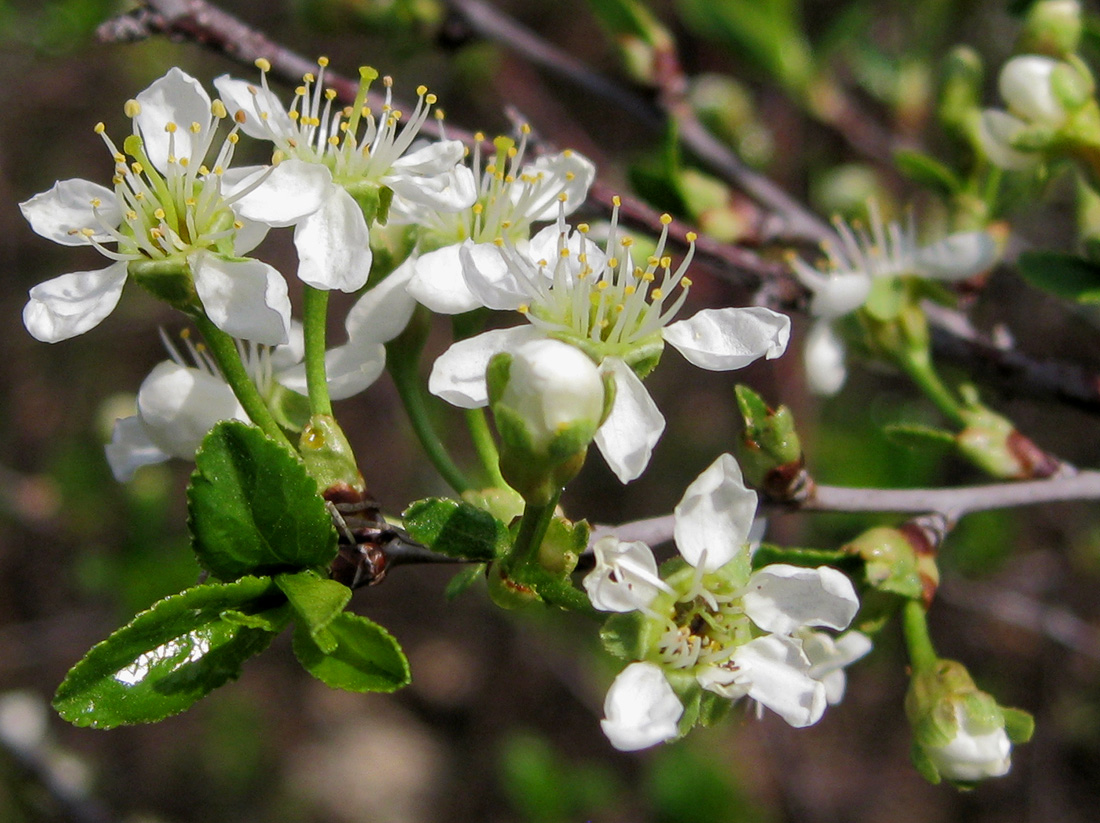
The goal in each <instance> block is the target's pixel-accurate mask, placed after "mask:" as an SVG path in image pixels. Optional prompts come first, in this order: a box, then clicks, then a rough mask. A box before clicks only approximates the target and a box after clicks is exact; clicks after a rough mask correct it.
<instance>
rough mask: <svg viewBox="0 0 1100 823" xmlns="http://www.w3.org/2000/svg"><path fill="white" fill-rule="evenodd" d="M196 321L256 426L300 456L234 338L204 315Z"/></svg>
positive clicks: (224, 375) (209, 348)
mask: <svg viewBox="0 0 1100 823" xmlns="http://www.w3.org/2000/svg"><path fill="white" fill-rule="evenodd" d="M193 319H194V321H195V325H196V326H198V327H199V331H200V332H201V333H202V336H203V338H204V339H205V340H206V346H207V349H208V350H209V351H210V353H211V354H212V355H213V356H214V360H215V362H217V364H218V368H219V369H221V373H222V376H223V377H224V378H225V382H226V383H228V384H229V387H230V388H231V389H233V394H235V395H236V396H237V400H239V401H240V403H241V407H242V408H244V410H245V413H246V414H247V415H248V416H249V418H250V419H251V420H252V422H253V423H255V424H256V425H257V426H259V427H260V428H261V429H263V431H264V433H265V434H266V435H267V436H268V437H270V438H271V439H272V440H276V441H278V442H279V443H282V444H283V445H284V446H286V447H287V448H289V449H290V450H291V451H294V452H295V453H297V450H296V449H295V448H294V446H293V445H292V444H291V442H290V441H289V440H288V439H287V436H286V434H285V433H284V432H283V430H282V428H280V426H279V424H278V423H277V422H275V418H274V416H272V414H271V410H270V409H269V408H268V407H267V403H265V402H264V399H263V397H262V396H261V395H260V391H259V389H257V388H256V384H255V383H253V382H252V378H251V377H250V376H249V374H248V371H247V370H246V369H245V367H244V363H242V362H241V354H240V352H239V351H237V344H236V342H235V341H234V340H233V338H232V337H231V336H229V335H228V334H226V333H225V332H223V331H222V330H221V329H219V328H218V327H217V326H215V325H214V324H213V323H211V322H210V320H209V319H208V318H207V317H206V316H204V315H196V316H194V318H193Z"/></svg>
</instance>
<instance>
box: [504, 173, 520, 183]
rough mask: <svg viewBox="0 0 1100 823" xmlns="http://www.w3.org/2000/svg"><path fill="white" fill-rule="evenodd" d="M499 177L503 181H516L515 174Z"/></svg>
mask: <svg viewBox="0 0 1100 823" xmlns="http://www.w3.org/2000/svg"><path fill="white" fill-rule="evenodd" d="M501 179H502V180H504V182H505V183H515V182H516V176H515V175H514V174H506V175H504V177H503V178H501Z"/></svg>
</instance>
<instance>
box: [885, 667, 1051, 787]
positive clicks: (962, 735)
mask: <svg viewBox="0 0 1100 823" xmlns="http://www.w3.org/2000/svg"><path fill="white" fill-rule="evenodd" d="M905 713H906V715H907V716H908V717H909V723H910V725H911V726H912V728H913V762H914V763H915V764H916V766H917V769H918V770H919V771H920V772H921V774H922V775H923V776H924V777H925V778H926V779H927V780H929V781H930V782H932V783H939V782H940V780H942V779H946V780H950V781H952V782H955V783H960V784H963V785H968V784H972V783H975V782H977V781H979V780H983V779H985V778H987V777H1000V776H1002V775H1005V774H1008V770H1009V768H1010V767H1011V752H1012V743H1024V742H1026V741H1027V740H1028V739H1029V738H1030V737H1031V733H1032V731H1033V728H1034V721H1033V720H1032V718H1031V716H1030V715H1028V714H1027V713H1026V712H1022V711H1020V710H1018V709H1006V708H1003V707H1001V706H999V705H997V701H996V700H995V699H994V698H993V697H992V695H989V694H987V693H986V692H983V691H981V690H979V689H978V687H977V686H975V685H974V681H973V679H972V678H971V677H970V673H969V672H968V671H967V670H966V667H965V666H963V665H962V664H961V663H957V662H955V661H953V660H938V661H936V663H935V665H933V666H930V667H929V668H926V669H923V670H920V671H916V672H914V674H913V678H912V680H911V681H910V684H909V692H908V693H907V694H906V697H905Z"/></svg>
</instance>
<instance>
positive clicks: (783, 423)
mask: <svg viewBox="0 0 1100 823" xmlns="http://www.w3.org/2000/svg"><path fill="white" fill-rule="evenodd" d="M734 393H735V394H736V396H737V406H738V409H739V410H740V411H741V418H742V420H743V421H744V428H743V431H742V433H741V437H740V438H739V439H738V441H737V450H736V451H737V462H738V463H739V464H740V465H741V468H742V469H743V471H744V473H745V479H746V480H748V482H749V484H750V485H752V486H755V487H756V488H758V489H764V490H766V491H767V490H769V489H771V487H772V486H773V485H774V484H773V483H772V482H769V481H772V480H773V479H775V478H776V475H775V474H774V473H775V472H777V471H781V470H784V469H786V468H787V467H791V466H800V465H801V461H802V441H801V439H800V438H799V436H798V430H797V428H796V427H795V421H794V415H793V414H792V413H791V410H790V409H789V408H787V407H786V406H780V407H779V408H778V409H771V408H768V405H767V404H766V403H765V402H764V399H763V398H762V397H761V396H760V395H759V394H757V393H756V392H754V391H753V390H752V389H750V388H749V387H748V386H743V385H738V386H736V387H734ZM780 476H781V475H780Z"/></svg>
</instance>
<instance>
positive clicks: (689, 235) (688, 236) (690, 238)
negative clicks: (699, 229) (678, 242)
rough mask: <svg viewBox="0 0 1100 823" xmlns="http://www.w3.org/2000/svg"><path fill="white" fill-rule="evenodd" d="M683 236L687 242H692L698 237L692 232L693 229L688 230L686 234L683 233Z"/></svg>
mask: <svg viewBox="0 0 1100 823" xmlns="http://www.w3.org/2000/svg"><path fill="white" fill-rule="evenodd" d="M684 238H685V239H686V240H687V241H688V242H689V243H694V242H695V241H696V240H698V239H699V235H697V234H696V233H695V232H693V231H689V232H688V233H687V234H685V235H684Z"/></svg>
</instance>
